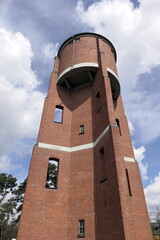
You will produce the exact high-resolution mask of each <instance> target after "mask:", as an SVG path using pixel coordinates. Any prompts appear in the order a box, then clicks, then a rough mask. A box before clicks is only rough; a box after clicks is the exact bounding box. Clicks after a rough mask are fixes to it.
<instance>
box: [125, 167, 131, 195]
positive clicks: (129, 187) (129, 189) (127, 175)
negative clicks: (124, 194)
mask: <svg viewBox="0 0 160 240" xmlns="http://www.w3.org/2000/svg"><path fill="white" fill-rule="evenodd" d="M126 177H127V183H128V191H129V195H130V197H132V192H131V185H130V181H129V174H128V169H126Z"/></svg>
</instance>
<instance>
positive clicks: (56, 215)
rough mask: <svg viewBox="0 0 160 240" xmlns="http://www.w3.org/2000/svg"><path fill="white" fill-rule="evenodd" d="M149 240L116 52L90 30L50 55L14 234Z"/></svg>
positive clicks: (24, 239) (63, 239) (65, 239)
mask: <svg viewBox="0 0 160 240" xmlns="http://www.w3.org/2000/svg"><path fill="white" fill-rule="evenodd" d="M77 238H85V239H87V240H112V239H114V240H120V239H121V240H144V239H145V240H151V239H152V237H151V230H150V225H149V221H148V214H147V209H146V204H145V199H144V193H143V189H142V184H141V178H140V174H139V169H138V164H137V162H136V160H135V158H134V154H133V147H132V143H131V139H130V133H129V129H128V123H127V118H126V116H125V113H124V109H123V103H122V99H121V95H120V85H119V80H118V73H117V69H116V52H115V49H114V47H113V45H112V43H111V42H110V41H109V40H108V39H106V38H105V37H103V36H101V35H99V34H94V33H81V34H77V35H75V36H73V37H71V38H69V39H67V40H66V41H65V42H64V43H63V44H62V46H61V47H60V49H59V52H58V56H57V57H56V58H55V64H54V69H53V72H52V74H51V78H50V85H49V90H48V96H47V97H46V99H45V103H44V109H43V114H42V120H41V125H40V130H39V135H38V140H37V144H36V145H35V146H34V149H33V154H32V160H31V165H30V170H29V176H28V183H27V188H26V193H25V199H24V204H23V210H22V216H21V221H20V226H19V231H18V240H28V239H29V240H37V239H39V240H44V239H45V240H50V239H55V240H75V239H77Z"/></svg>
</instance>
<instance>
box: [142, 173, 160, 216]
mask: <svg viewBox="0 0 160 240" xmlns="http://www.w3.org/2000/svg"><path fill="white" fill-rule="evenodd" d="M144 193H145V197H146V202H147V206H148V210H149V211H155V207H156V206H157V207H160V172H159V174H158V176H156V177H155V178H154V180H153V181H152V182H151V184H149V185H148V186H147V187H146V188H145V189H144Z"/></svg>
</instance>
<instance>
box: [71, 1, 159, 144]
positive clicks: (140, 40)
mask: <svg viewBox="0 0 160 240" xmlns="http://www.w3.org/2000/svg"><path fill="white" fill-rule="evenodd" d="M139 2H140V6H139V8H134V6H133V4H132V3H131V2H130V1H129V0H112V1H111V0H101V1H99V2H96V3H93V4H91V5H90V6H89V7H88V8H87V9H85V8H84V6H83V1H79V2H78V4H77V8H76V14H77V15H76V18H77V16H78V20H81V22H82V23H83V24H84V25H87V26H89V27H92V28H93V31H94V32H97V33H100V34H102V35H104V36H106V37H107V38H109V39H110V40H111V42H112V43H113V44H114V46H115V48H116V50H117V55H118V62H117V66H118V72H119V77H120V82H121V86H122V91H123V99H124V102H125V109H126V110H127V115H128V116H129V118H130V119H131V120H132V122H133V123H134V125H135V123H136V125H135V126H136V127H137V126H138V131H139V133H140V135H141V140H142V141H144V142H145V143H147V142H149V141H152V140H153V139H155V138H157V137H159V136H160V127H158V129H157V128H156V129H155V128H152V127H151V125H156V122H158V121H159V120H158V119H160V111H159V110H160V102H157V101H156V105H155V98H157V99H158V98H159V97H160V94H157V95H156V96H155V93H152V94H150V95H149V97H148V93H149V92H150V89H145V91H143V92H142V91H139V90H138V87H139V82H140V81H141V79H139V74H141V73H149V72H151V71H152V68H153V67H157V66H159V65H160V54H159V52H160V34H159V32H160V15H159V11H158V9H160V1H159V0H155V1H152V0H145V1H144V0H141V1H139ZM157 81H159V79H157ZM155 86H156V83H155ZM151 112H152V115H151ZM146 129H147V131H146Z"/></svg>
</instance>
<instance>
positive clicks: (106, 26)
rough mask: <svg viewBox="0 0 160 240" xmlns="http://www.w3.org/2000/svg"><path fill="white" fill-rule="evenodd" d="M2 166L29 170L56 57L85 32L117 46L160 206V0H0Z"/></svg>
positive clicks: (136, 133) (148, 181)
mask: <svg viewBox="0 0 160 240" xmlns="http://www.w3.org/2000/svg"><path fill="white" fill-rule="evenodd" d="M0 9H1V10H0V59H1V60H0V172H6V173H11V174H13V175H14V176H15V177H16V178H17V179H18V181H19V182H21V181H23V179H24V178H25V177H26V176H27V174H28V168H29V163H30V158H31V153H32V148H33V145H34V144H35V143H36V139H37V135H38V129H39V124H40V119H41V114H42V108H43V102H44V98H45V96H46V95H47V90H48V84H49V78H50V73H51V71H52V69H53V62H54V57H55V56H56V54H57V51H58V48H59V47H60V45H61V44H62V43H63V42H64V41H65V40H66V39H67V38H68V37H70V36H72V35H74V34H76V33H80V32H95V33H98V34H101V35H103V36H105V37H107V38H108V39H109V40H110V41H111V42H112V43H113V45H114V47H115V48H116V52H117V56H118V59H117V68H118V72H119V80H120V84H121V94H122V98H123V103H124V107H125V112H126V115H127V117H128V120H129V127H130V132H131V137H132V141H133V146H134V152H135V158H136V160H137V161H138V163H139V167H140V172H141V177H142V183H143V187H144V193H145V197H146V201H147V206H148V210H149V212H152V211H154V210H155V209H156V208H157V206H159V207H160V163H159V162H160V122H159V119H160V81H159V78H160V34H159V33H160V13H159V9H160V1H159V0H85V1H84V0H83V1H82V0H59V1H56V0H45V1H43V0H34V1H33V0H27V1H26V0H7V1H6V0H0Z"/></svg>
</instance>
